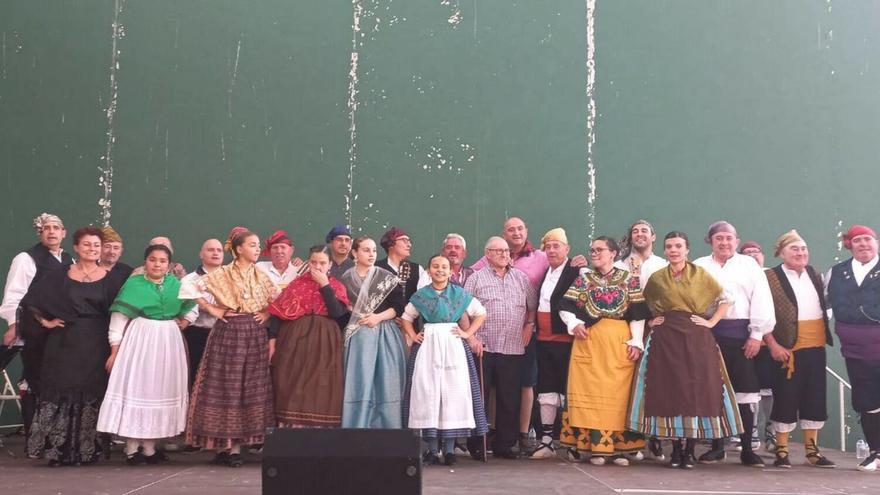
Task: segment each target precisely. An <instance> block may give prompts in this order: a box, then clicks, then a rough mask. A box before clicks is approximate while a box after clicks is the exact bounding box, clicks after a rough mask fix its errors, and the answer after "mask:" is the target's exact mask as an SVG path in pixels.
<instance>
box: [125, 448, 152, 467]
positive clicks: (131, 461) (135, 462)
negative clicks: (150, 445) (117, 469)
mask: <svg viewBox="0 0 880 495" xmlns="http://www.w3.org/2000/svg"><path fill="white" fill-rule="evenodd" d="M125 463H126V464H128V465H129V466H143V465H145V464H146V463H147V458H146V457H144V454H141V452H140V451H137V452H135V453H134V454H131V455H129V456H126V458H125Z"/></svg>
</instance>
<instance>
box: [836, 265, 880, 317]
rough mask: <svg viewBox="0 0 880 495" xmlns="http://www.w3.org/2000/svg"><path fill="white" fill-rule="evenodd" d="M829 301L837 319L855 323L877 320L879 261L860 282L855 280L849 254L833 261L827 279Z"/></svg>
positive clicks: (879, 291)
mask: <svg viewBox="0 0 880 495" xmlns="http://www.w3.org/2000/svg"><path fill="white" fill-rule="evenodd" d="M828 303H829V304H830V305H831V309H833V310H834V319H835V320H837V321H841V322H844V323H852V324H856V325H876V324H878V323H880V263H877V265H876V266H875V267H874V268H873V269H872V270H871V271H870V272H868V274H867V275H865V279H864V280H863V281H862V285H858V284H856V278H855V276H854V275H853V273H852V258H850V259H848V260H846V261H843V262H841V263H838V264H836V265H834V266H833V267H832V268H831V279H830V280H829V281H828Z"/></svg>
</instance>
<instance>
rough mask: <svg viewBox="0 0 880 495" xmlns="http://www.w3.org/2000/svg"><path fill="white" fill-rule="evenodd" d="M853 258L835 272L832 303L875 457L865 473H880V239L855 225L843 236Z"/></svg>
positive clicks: (870, 457) (831, 280)
mask: <svg viewBox="0 0 880 495" xmlns="http://www.w3.org/2000/svg"><path fill="white" fill-rule="evenodd" d="M843 245H844V246H845V247H846V248H847V249H849V250H850V251H852V254H853V257H852V258H850V259H848V260H846V261H842V262H840V263H838V264H836V265H834V266H833V267H832V268H831V272H830V274H829V276H828V277H827V279H828V303H829V304H830V305H831V309H832V310H833V311H834V330H835V332H836V333H837V337H838V338H839V339H840V353H841V354H843V357H844V359H845V360H846V371H847V373H848V374H849V379H850V382H851V383H852V404H853V409H855V410H856V411H857V412H858V413H859V414H860V415H861V423H862V430H863V431H864V433H865V439H866V440H867V441H868V447H870V449H871V452H870V455H868V458H867V459H865V460H864V461H863V462H862V463H861V464H859V466H858V469H859V470H860V471H870V472H876V471H877V470H878V469H880V263H878V260H880V257H878V255H877V234H876V233H875V232H874V230H873V229H871V228H870V227H865V226H864V225H853V226H852V227H850V229H849V231H847V233H846V234H844V236H843Z"/></svg>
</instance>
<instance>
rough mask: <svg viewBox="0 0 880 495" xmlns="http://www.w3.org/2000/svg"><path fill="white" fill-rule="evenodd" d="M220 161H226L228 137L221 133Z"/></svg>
mask: <svg viewBox="0 0 880 495" xmlns="http://www.w3.org/2000/svg"><path fill="white" fill-rule="evenodd" d="M220 161H222V162H225V161H226V138H225V137H224V136H223V133H222V132H221V133H220Z"/></svg>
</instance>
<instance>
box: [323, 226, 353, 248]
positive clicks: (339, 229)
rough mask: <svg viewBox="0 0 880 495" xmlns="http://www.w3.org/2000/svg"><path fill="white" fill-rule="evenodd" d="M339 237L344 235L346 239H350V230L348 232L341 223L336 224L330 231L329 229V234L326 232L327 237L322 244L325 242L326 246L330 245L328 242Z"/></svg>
mask: <svg viewBox="0 0 880 495" xmlns="http://www.w3.org/2000/svg"><path fill="white" fill-rule="evenodd" d="M340 235H346V236H348V237H351V230H349V228H348V227H347V226H345V225H343V224H341V223H337V224H336V225H334V226H333V228H332V229H330V232H327V237H325V238H324V242H326V243H327V244H330V241H332V240H333V239H335V238H336V237H337V236H340Z"/></svg>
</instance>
